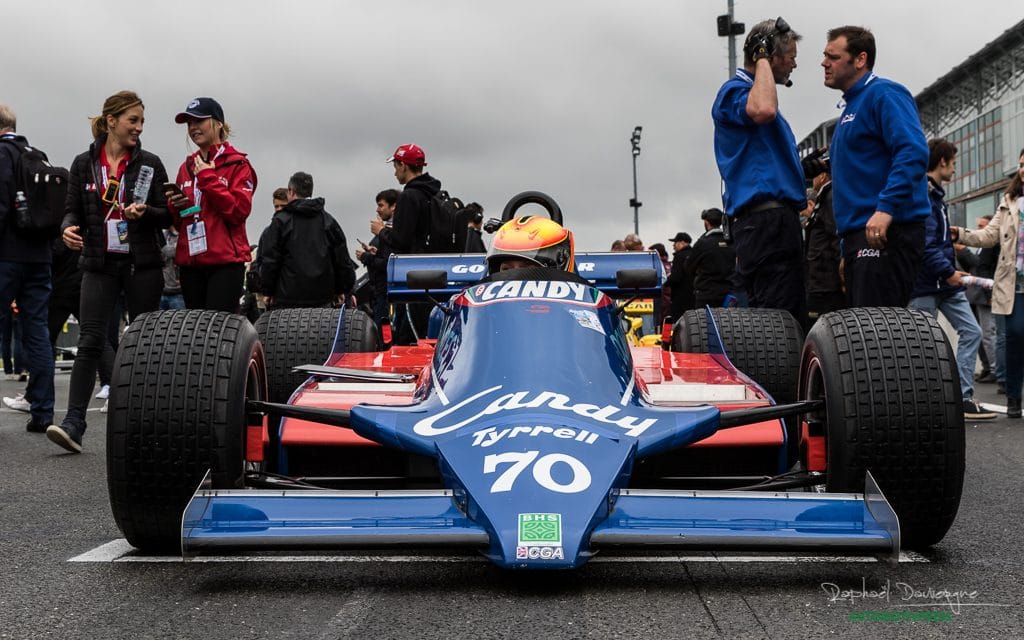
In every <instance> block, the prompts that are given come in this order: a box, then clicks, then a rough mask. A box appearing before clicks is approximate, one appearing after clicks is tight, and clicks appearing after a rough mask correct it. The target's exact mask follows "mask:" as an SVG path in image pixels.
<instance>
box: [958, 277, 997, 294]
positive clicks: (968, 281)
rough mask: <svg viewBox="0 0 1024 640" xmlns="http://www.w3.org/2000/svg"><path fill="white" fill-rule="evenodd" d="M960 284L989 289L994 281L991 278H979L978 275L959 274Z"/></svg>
mask: <svg viewBox="0 0 1024 640" xmlns="http://www.w3.org/2000/svg"><path fill="white" fill-rule="evenodd" d="M960 284H962V285H964V286H965V287H979V288H981V289H984V290H986V291H991V290H992V286H993V285H994V284H995V281H994V280H993V279H992V278H980V277H978V276H960Z"/></svg>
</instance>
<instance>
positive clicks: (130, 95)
mask: <svg viewBox="0 0 1024 640" xmlns="http://www.w3.org/2000/svg"><path fill="white" fill-rule="evenodd" d="M132 107H142V108H143V109H145V108H146V105H144V104H142V99H141V98H139V96H138V95H137V94H136V93H135V92H134V91H118V92H117V93H115V94H114V95H112V96H110V97H109V98H107V99H106V100H104V101H103V112H102V113H101V114H100V115H98V116H93V117H91V118H89V120H90V122H91V124H92V137H93V139H97V138H99V137H100V136H102V135H103V134H104V133H107V131H108V130H107V116H113V117H114V118H117V117H118V116H120V115H121V114H122V113H124V112H125V111H127V110H129V109H131V108H132Z"/></svg>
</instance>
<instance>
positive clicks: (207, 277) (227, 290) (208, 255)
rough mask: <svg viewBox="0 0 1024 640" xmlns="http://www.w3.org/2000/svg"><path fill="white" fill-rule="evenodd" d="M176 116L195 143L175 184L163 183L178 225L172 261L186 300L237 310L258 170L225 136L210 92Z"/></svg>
mask: <svg viewBox="0 0 1024 640" xmlns="http://www.w3.org/2000/svg"><path fill="white" fill-rule="evenodd" d="M174 121H175V122H177V123H178V124H184V125H186V126H187V129H188V137H189V139H190V140H191V141H192V142H193V143H195V145H196V146H197V147H199V149H198V150H197V151H196V152H195V153H192V154H191V155H189V156H188V157H187V158H185V162H183V163H182V164H181V168H179V169H178V176H177V178H176V179H175V181H174V183H175V184H174V185H165V187H166V188H165V189H164V195H165V196H166V197H167V204H168V208H169V209H170V211H171V218H172V219H173V220H174V224H175V226H176V227H177V229H178V246H177V250H176V253H175V263H177V265H178V267H179V280H180V282H181V293H182V296H183V297H184V298H185V306H186V307H187V308H189V309H212V310H215V311H230V312H237V311H238V304H239V300H240V298H241V296H242V285H243V281H244V279H245V265H246V263H247V262H249V261H250V260H251V259H252V256H251V252H250V250H249V238H248V236H247V235H246V232H245V221H246V219H247V218H248V217H249V214H250V212H251V211H252V197H253V193H254V192H255V191H256V172H255V171H254V170H253V168H252V165H251V164H249V160H248V158H246V156H245V154H244V153H241V152H239V151H238V150H237V149H235V148H234V147H233V146H231V144H229V143H228V142H227V139H228V136H229V135H230V133H231V128H230V127H229V126H228V124H227V123H226V122H225V121H224V109H222V108H221V106H220V104H219V103H218V102H217V101H216V100H214V99H213V98H195V99H194V100H192V101H191V102H189V103H188V106H186V107H185V110H184V111H182V112H181V113H179V114H177V115H176V116H175V117H174ZM175 187H176V188H175Z"/></svg>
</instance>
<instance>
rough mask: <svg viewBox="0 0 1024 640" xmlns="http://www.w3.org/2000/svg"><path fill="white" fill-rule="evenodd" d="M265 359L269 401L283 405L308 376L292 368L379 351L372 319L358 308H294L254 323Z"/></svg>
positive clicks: (273, 313) (264, 315)
mask: <svg viewBox="0 0 1024 640" xmlns="http://www.w3.org/2000/svg"><path fill="white" fill-rule="evenodd" d="M256 331H257V333H259V336H260V341H261V342H262V343H263V349H264V351H265V354H266V360H267V378H268V380H269V393H270V396H269V399H270V402H278V403H285V402H288V399H289V398H291V396H292V393H294V392H295V389H296V388H298V386H299V385H300V384H302V383H303V382H305V380H306V378H308V377H309V374H306V373H296V372H294V371H292V367H294V366H296V365H303V364H316V365H320V364H324V363H325V362H327V359H328V358H330V357H331V354H333V353H334V352H335V341H336V340H337V341H338V345H337V348H339V349H340V350H341V352H342V353H366V352H370V351H380V339H379V337H378V334H377V327H376V325H375V324H374V322H373V319H372V318H370V316H369V315H367V314H366V312H364V311H360V310H359V309H348V308H344V307H343V308H341V309H332V308H322V307H314V308H296V309H276V310H274V311H268V312H266V313H264V314H263V315H262V316H260V319H259V320H257V321H256Z"/></svg>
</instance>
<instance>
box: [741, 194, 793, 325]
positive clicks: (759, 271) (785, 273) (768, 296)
mask: <svg viewBox="0 0 1024 640" xmlns="http://www.w3.org/2000/svg"><path fill="white" fill-rule="evenodd" d="M729 229H730V231H731V233H732V241H733V248H734V249H736V272H737V273H738V274H739V275H740V277H741V278H742V279H743V284H744V288H745V289H746V291H747V298H748V304H749V305H750V306H751V307H765V308H769V309H785V310H786V311H789V312H790V313H792V314H793V317H794V318H796V320H797V322H799V323H800V324H801V325H803V326H806V323H807V307H806V304H807V302H806V295H805V293H804V253H803V235H802V230H801V228H800V214H799V213H798V212H797V211H796V209H794V208H792V207H788V206H780V207H776V208H774V209H765V210H763V211H753V212H750V213H743V212H740V213H738V214H736V216H734V217H733V219H732V220H731V221H730V225H729Z"/></svg>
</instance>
